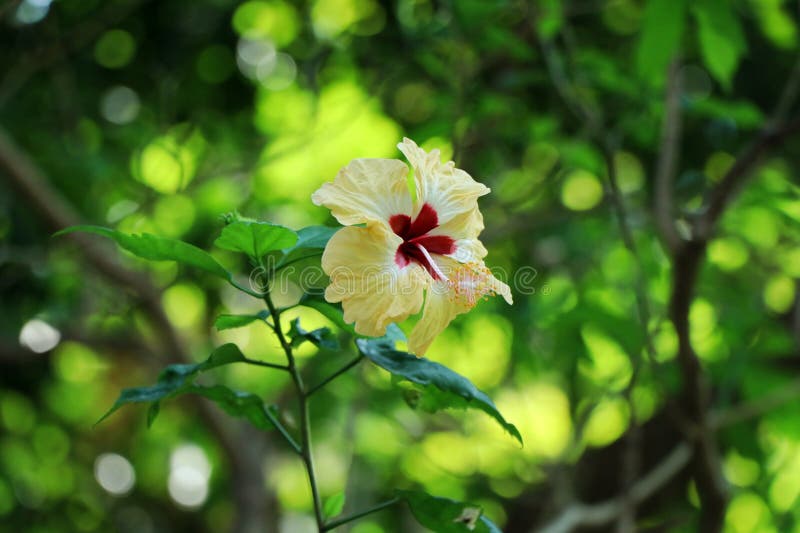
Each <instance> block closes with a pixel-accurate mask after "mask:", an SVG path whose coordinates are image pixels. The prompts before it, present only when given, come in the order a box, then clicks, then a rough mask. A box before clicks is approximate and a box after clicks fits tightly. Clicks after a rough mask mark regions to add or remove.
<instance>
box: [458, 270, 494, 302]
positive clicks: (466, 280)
mask: <svg viewBox="0 0 800 533" xmlns="http://www.w3.org/2000/svg"><path fill="white" fill-rule="evenodd" d="M494 281H495V279H494V276H493V275H492V272H491V270H489V269H488V268H486V267H485V266H484V265H482V264H481V263H478V262H469V263H464V264H461V265H459V266H458V267H457V268H456V269H455V270H454V271H453V272H452V274H451V275H450V278H449V279H448V280H447V282H448V284H449V285H450V288H451V291H452V294H453V296H454V298H455V299H456V300H458V299H465V300H466V301H467V303H468V304H469V305H471V306H472V305H475V303H476V302H477V301H478V300H480V299H487V298H488V297H489V296H494V295H495V294H497V291H496V289H495V284H494Z"/></svg>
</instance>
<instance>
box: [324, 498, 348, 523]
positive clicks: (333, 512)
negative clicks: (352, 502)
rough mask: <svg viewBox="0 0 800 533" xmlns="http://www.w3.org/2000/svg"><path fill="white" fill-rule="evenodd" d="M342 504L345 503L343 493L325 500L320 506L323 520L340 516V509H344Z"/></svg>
mask: <svg viewBox="0 0 800 533" xmlns="http://www.w3.org/2000/svg"><path fill="white" fill-rule="evenodd" d="M344 502H345V494H344V492H337V493H336V494H334V495H333V496H331V497H330V498H328V499H326V500H325V502H324V503H323V504H322V514H323V515H324V516H325V519H326V520H330V519H331V518H336V517H337V516H339V515H340V514H342V509H344Z"/></svg>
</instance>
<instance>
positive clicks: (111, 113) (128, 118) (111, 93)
mask: <svg viewBox="0 0 800 533" xmlns="http://www.w3.org/2000/svg"><path fill="white" fill-rule="evenodd" d="M140 109H141V102H140V101H139V95H138V94H136V92H135V91H134V90H133V89H131V88H129V87H123V86H121V85H119V86H116V87H112V88H111V89H109V90H108V91H106V92H105V93H104V94H103V96H102V98H101V99H100V114H101V115H103V118H104V119H106V120H107V121H109V122H111V123H114V124H119V125H125V124H129V123H131V122H133V121H134V120H135V119H136V117H137V116H139V110H140Z"/></svg>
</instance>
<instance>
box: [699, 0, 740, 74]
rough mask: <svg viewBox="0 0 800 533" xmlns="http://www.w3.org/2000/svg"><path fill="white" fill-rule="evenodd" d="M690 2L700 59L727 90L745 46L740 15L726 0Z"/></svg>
mask: <svg viewBox="0 0 800 533" xmlns="http://www.w3.org/2000/svg"><path fill="white" fill-rule="evenodd" d="M691 5H692V14H693V15H694V17H695V19H696V20H697V25H698V32H699V40H700V52H701V54H702V56H703V63H705V65H706V67H708V70H709V71H710V72H711V74H712V75H713V76H714V78H716V79H717V81H718V82H719V83H720V84H721V85H722V86H723V87H724V88H725V89H726V90H729V89H730V88H731V81H732V79H733V75H734V74H735V73H736V68H737V67H738V66H739V60H740V59H741V57H742V54H743V53H744V52H745V51H746V50H747V43H746V41H745V38H744V32H743V31H742V26H741V24H740V23H739V19H738V18H737V16H736V14H735V13H734V12H733V6H732V5H731V2H730V1H729V0H694V1H693V2H692V3H691Z"/></svg>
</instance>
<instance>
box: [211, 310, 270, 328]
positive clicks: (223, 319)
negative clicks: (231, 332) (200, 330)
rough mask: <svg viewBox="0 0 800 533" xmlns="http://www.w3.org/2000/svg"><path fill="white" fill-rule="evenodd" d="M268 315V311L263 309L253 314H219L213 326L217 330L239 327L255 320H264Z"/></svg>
mask: <svg viewBox="0 0 800 533" xmlns="http://www.w3.org/2000/svg"><path fill="white" fill-rule="evenodd" d="M268 316H269V311H267V310H264V311H261V312H259V313H258V314H255V315H219V316H218V317H217V318H216V319H215V320H214V327H215V328H217V330H218V331H222V330H224V329H233V328H241V327H244V326H247V325H250V324H252V323H253V322H255V321H257V320H266V318H267V317H268Z"/></svg>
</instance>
